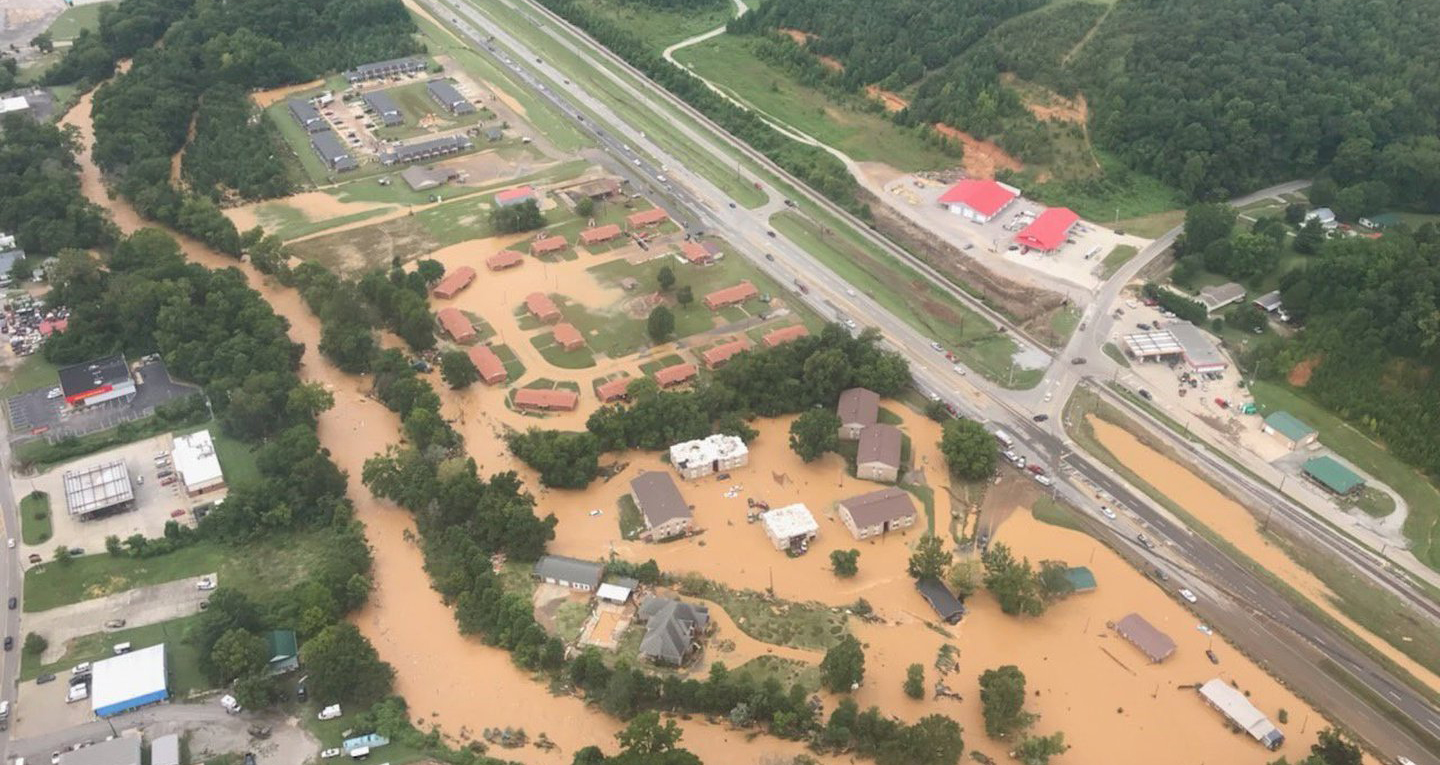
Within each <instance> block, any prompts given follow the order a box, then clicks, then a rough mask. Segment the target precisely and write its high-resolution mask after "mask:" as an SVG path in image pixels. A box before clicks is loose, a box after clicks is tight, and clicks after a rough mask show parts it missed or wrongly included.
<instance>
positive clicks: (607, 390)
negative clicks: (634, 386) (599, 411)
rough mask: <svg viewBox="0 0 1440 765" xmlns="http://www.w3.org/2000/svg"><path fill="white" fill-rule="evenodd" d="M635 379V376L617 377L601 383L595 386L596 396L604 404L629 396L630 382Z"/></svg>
mask: <svg viewBox="0 0 1440 765" xmlns="http://www.w3.org/2000/svg"><path fill="white" fill-rule="evenodd" d="M633 381H634V380H633V378H630V377H617V378H615V379H614V380H611V381H609V382H605V383H600V384H599V385H597V386H595V397H596V398H598V399H600V402H601V403H603V404H608V403H610V402H612V401H619V400H620V399H622V398H629V396H630V383H631V382H633Z"/></svg>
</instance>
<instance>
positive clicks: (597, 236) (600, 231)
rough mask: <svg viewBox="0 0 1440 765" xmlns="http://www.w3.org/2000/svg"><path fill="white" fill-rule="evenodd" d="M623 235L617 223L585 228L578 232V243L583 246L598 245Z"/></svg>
mask: <svg viewBox="0 0 1440 765" xmlns="http://www.w3.org/2000/svg"><path fill="white" fill-rule="evenodd" d="M621 233H623V232H622V231H621V230H620V224H619V223H611V224H608V225H605V226H596V227H595V228H587V229H585V230H584V231H581V232H580V243H581V244H585V245H591V244H600V243H601V242H608V241H610V240H611V239H614V238H615V237H617V236H620V234H621Z"/></svg>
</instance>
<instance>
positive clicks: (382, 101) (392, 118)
mask: <svg viewBox="0 0 1440 765" xmlns="http://www.w3.org/2000/svg"><path fill="white" fill-rule="evenodd" d="M361 99H363V100H364V101H365V105H366V106H368V107H370V108H371V109H372V110H374V112H375V118H376V119H378V120H380V124H382V125H384V126H385V127H395V126H396V125H404V124H405V115H403V114H401V113H400V105H399V104H397V103H395V99H393V98H391V97H390V94H389V93H386V92H385V91H383V90H374V91H371V92H369V93H366V94H365V95H363V96H361Z"/></svg>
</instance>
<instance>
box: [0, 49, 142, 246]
mask: <svg viewBox="0 0 1440 765" xmlns="http://www.w3.org/2000/svg"><path fill="white" fill-rule="evenodd" d="M3 71H4V69H0V72H3ZM0 90H4V88H3V87H0ZM78 149H79V146H78V143H77V141H76V139H75V137H74V135H73V134H70V133H67V132H65V131H63V130H61V129H60V128H58V127H56V126H54V125H46V124H41V123H39V122H36V121H34V120H32V119H29V118H28V117H24V116H22V115H19V114H11V115H6V117H5V120H4V122H3V124H0V199H4V200H5V203H4V204H0V232H4V233H7V234H11V235H13V236H14V237H15V243H16V245H17V246H19V247H20V248H21V249H23V250H25V252H26V254H27V255H29V256H40V257H45V256H49V255H54V254H56V253H58V252H60V251H61V250H64V249H78V250H83V249H90V248H92V247H102V246H108V245H110V244H112V243H113V242H114V241H115V238H116V236H117V231H116V229H115V226H114V224H112V223H111V222H110V220H109V219H108V218H106V217H105V212H104V210H101V209H100V208H99V207H98V206H96V205H95V204H93V203H91V202H90V201H89V200H88V199H86V198H85V194H84V193H83V192H81V190H80V178H79V174H78V173H79V170H80V168H79V165H78V164H76V162H75V152H76V151H77V150H78Z"/></svg>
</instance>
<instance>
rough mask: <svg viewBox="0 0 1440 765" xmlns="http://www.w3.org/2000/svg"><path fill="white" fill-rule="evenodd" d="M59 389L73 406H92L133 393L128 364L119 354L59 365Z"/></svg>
mask: <svg viewBox="0 0 1440 765" xmlns="http://www.w3.org/2000/svg"><path fill="white" fill-rule="evenodd" d="M57 376H58V377H59V378H60V392H61V394H62V395H64V396H65V403H66V404H69V405H70V406H73V407H80V406H93V405H95V404H103V403H105V402H106V401H115V400H117V399H123V398H129V397H131V396H134V395H135V381H134V380H133V379H131V377H130V365H129V364H127V363H126V362H125V357H124V356H121V355H120V354H115V355H114V356H105V357H104V358H99V359H95V360H94V361H85V362H81V363H79V364H72V365H70V366H68V367H61V368H60V370H59V372H58V373H57Z"/></svg>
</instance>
